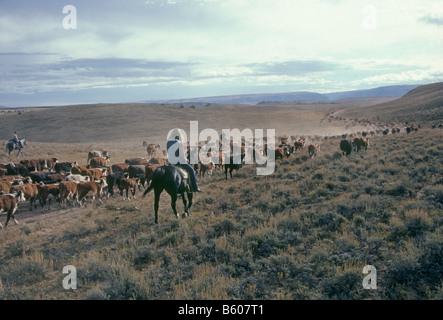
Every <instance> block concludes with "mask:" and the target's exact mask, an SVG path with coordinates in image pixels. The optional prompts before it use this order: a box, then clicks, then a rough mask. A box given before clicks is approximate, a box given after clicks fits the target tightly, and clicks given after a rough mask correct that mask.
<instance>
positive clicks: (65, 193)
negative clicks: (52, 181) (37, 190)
mask: <svg viewBox="0 0 443 320" xmlns="http://www.w3.org/2000/svg"><path fill="white" fill-rule="evenodd" d="M58 187H59V196H60V202H59V204H60V207H62V208H64V209H66V203H67V201H68V200H69V201H70V202H71V206H74V204H73V200H74V199H77V182H74V181H62V182H60V184H59V185H58Z"/></svg>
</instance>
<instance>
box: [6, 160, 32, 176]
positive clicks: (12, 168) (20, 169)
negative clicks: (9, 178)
mask: <svg viewBox="0 0 443 320" xmlns="http://www.w3.org/2000/svg"><path fill="white" fill-rule="evenodd" d="M5 168H6V170H7V174H8V175H13V176H18V175H20V176H22V177H28V176H29V169H28V168H27V167H26V166H24V165H22V164H17V165H15V164H13V163H12V162H10V163H8V164H6V165H5Z"/></svg>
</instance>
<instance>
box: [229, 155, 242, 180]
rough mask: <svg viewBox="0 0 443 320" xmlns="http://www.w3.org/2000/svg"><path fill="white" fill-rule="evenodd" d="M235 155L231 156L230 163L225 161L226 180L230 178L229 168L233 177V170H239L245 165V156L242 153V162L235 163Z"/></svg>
mask: <svg viewBox="0 0 443 320" xmlns="http://www.w3.org/2000/svg"><path fill="white" fill-rule="evenodd" d="M233 158H234V157H233V156H231V157H230V158H229V163H225V164H224V166H225V177H226V180H228V170H229V174H230V176H231V178H232V171H234V170H239V169H240V168H241V167H242V166H243V163H244V156H243V155H242V156H241V163H238V164H237V163H234V160H233Z"/></svg>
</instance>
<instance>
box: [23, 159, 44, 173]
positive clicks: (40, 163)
mask: <svg viewBox="0 0 443 320" xmlns="http://www.w3.org/2000/svg"><path fill="white" fill-rule="evenodd" d="M20 164H22V165H24V166H25V167H27V168H28V169H29V170H31V171H41V170H44V169H46V168H47V167H48V166H47V164H46V160H39V159H29V160H27V159H26V160H21V161H20Z"/></svg>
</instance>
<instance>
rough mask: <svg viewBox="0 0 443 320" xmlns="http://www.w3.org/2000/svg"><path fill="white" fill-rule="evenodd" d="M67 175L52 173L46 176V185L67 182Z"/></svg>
mask: <svg viewBox="0 0 443 320" xmlns="http://www.w3.org/2000/svg"><path fill="white" fill-rule="evenodd" d="M65 178H66V175H65V174H63V173H50V174H48V175H47V176H46V181H45V183H57V182H60V181H63V180H65Z"/></svg>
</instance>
